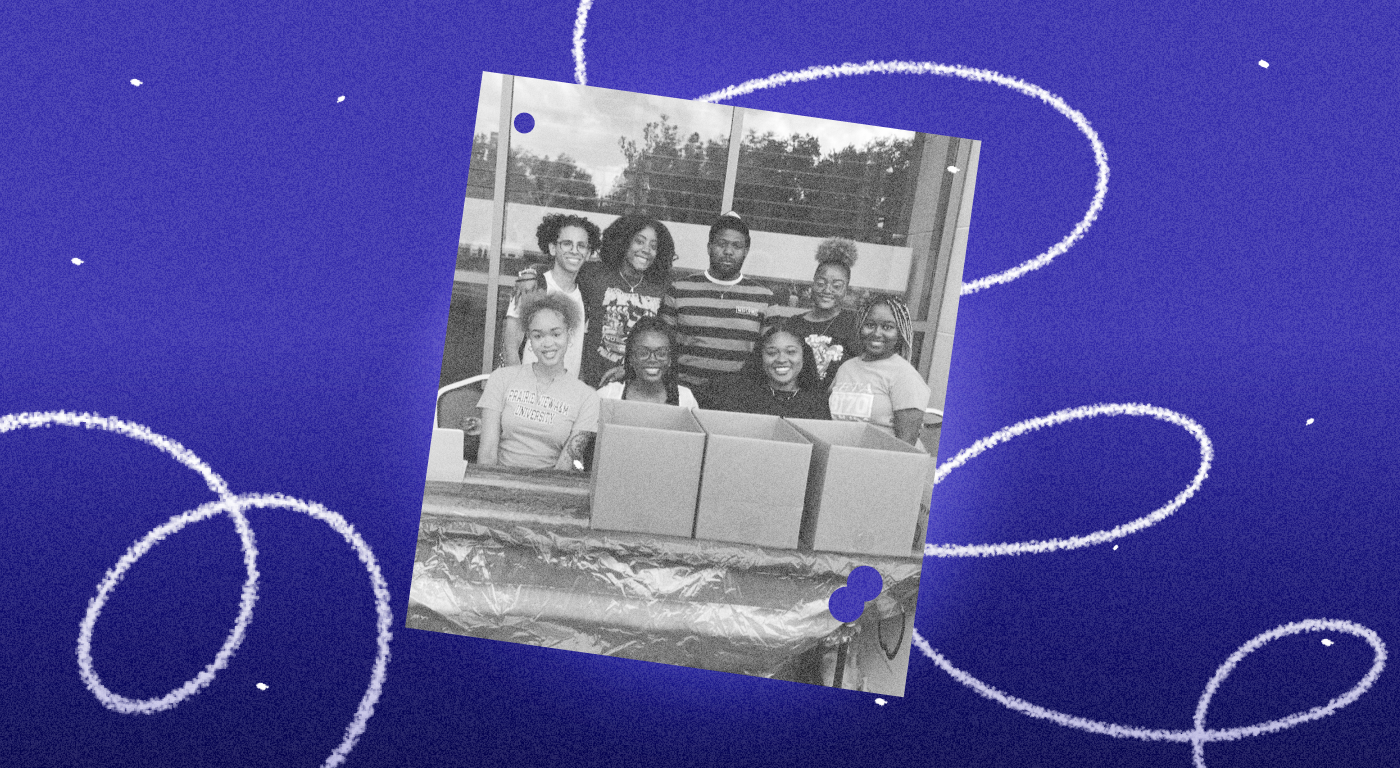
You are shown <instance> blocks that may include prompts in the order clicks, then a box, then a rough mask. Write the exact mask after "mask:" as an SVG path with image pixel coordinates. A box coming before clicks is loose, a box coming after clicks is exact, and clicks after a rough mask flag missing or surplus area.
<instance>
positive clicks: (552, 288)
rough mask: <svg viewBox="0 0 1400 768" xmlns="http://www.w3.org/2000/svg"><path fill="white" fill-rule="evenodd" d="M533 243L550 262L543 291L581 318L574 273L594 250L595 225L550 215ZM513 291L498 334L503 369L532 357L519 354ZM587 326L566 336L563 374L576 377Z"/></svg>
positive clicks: (571, 216)
mask: <svg viewBox="0 0 1400 768" xmlns="http://www.w3.org/2000/svg"><path fill="white" fill-rule="evenodd" d="M535 239H536V241H537V242H538V243H539V246H540V251H542V252H544V253H548V254H549V255H550V256H551V257H553V258H554V265H553V266H552V267H550V269H549V271H548V272H545V273H544V290H545V291H547V292H549V293H558V294H562V295H563V296H564V297H566V298H568V299H569V300H570V301H572V302H573V303H574V304H576V305H577V306H578V316H579V317H584V310H583V294H582V293H581V292H580V291H579V289H578V285H577V282H578V271H579V269H580V268H581V267H582V266H583V263H584V262H585V261H588V257H589V255H591V254H592V253H593V252H594V251H596V250H598V246H599V244H600V243H601V242H602V233H601V232H600V231H599V230H598V225H596V224H594V223H593V222H591V221H589V220H588V219H585V218H584V217H582V216H577V215H574V214H564V213H551V214H549V215H548V216H546V217H544V221H542V222H540V226H539V227H538V228H537V229H536V230H535ZM521 293H522V291H520V290H517V291H516V295H515V296H514V297H513V298H512V299H511V301H510V307H509V308H507V309H506V322H505V327H504V328H503V329H502V330H501V343H502V345H503V349H502V350H501V352H502V357H504V358H505V364H506V365H520V364H521V363H533V362H534V361H535V353H534V352H533V351H532V350H530V349H529V347H528V346H527V347H526V348H525V351H524V354H523V356H522V354H521V343H522V342H523V341H524V340H525V329H524V328H523V327H522V326H521V325H520V296H521ZM586 326H587V323H586V322H584V323H579V326H578V327H577V328H575V329H574V330H573V332H572V333H571V334H569V348H568V350H567V351H566V352H565V353H564V370H566V371H568V373H569V374H571V375H573V376H575V377H577V376H578V373H579V365H580V363H581V361H582V359H583V334H584V331H585V328H586Z"/></svg>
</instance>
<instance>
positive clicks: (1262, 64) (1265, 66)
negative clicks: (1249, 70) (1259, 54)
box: [1259, 59, 1269, 69]
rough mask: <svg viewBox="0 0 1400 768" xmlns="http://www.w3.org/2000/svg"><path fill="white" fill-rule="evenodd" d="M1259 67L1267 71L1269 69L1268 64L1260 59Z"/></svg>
mask: <svg viewBox="0 0 1400 768" xmlns="http://www.w3.org/2000/svg"><path fill="white" fill-rule="evenodd" d="M1259 66H1261V67H1263V68H1264V69H1268V68H1269V62H1267V61H1264V60H1263V59H1260V60H1259Z"/></svg>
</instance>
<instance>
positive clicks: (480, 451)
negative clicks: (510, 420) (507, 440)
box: [476, 408, 501, 467]
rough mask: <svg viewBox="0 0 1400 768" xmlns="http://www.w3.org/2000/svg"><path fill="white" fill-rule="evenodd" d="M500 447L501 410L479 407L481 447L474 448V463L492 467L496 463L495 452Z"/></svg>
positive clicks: (497, 458)
mask: <svg viewBox="0 0 1400 768" xmlns="http://www.w3.org/2000/svg"><path fill="white" fill-rule="evenodd" d="M500 447H501V412H500V411H497V410H494V409H491V408H482V409H481V447H480V448H477V449H476V463H477V464H480V465H481V466H483V467H493V466H495V465H496V464H497V463H498V460H499V457H498V456H497V453H498V452H499V449H500Z"/></svg>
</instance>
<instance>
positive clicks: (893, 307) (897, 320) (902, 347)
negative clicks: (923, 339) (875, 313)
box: [860, 296, 914, 359]
mask: <svg viewBox="0 0 1400 768" xmlns="http://www.w3.org/2000/svg"><path fill="white" fill-rule="evenodd" d="M881 304H883V305H885V306H886V307H889V309H890V314H892V315H894V325H895V327H896V328H897V329H899V346H897V347H895V350H894V353H895V354H896V355H899V356H901V357H903V358H905V359H908V358H909V353H910V351H912V350H913V349H914V321H913V319H912V318H911V317H910V315H909V307H908V305H906V304H905V303H904V300H903V299H901V298H898V297H896V296H880V297H877V298H875V299H872V300H871V301H870V302H869V303H868V304H866V305H865V310H864V311H863V312H861V313H860V327H861V328H864V327H865V321H866V319H868V318H869V317H870V310H872V309H874V308H875V307H878V306H880V305H881Z"/></svg>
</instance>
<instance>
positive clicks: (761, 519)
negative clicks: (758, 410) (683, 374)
mask: <svg viewBox="0 0 1400 768" xmlns="http://www.w3.org/2000/svg"><path fill="white" fill-rule="evenodd" d="M694 413H695V419H696V420H697V421H699V422H700V426H701V427H704V429H705V463H704V467H703V469H702V470H701V473H700V478H701V479H700V504H699V506H698V507H697V509H696V512H695V538H697V539H715V540H718V541H732V542H737V543H740V544H753V545H757V546H760V547H781V548H784V549H796V548H797V542H798V534H799V533H800V531H801V528H802V514H803V512H802V510H803V506H804V499H805V498H806V491H807V472H808V468H809V467H810V466H811V460H812V444H811V443H810V442H808V441H807V439H806V438H804V437H803V436H802V435H801V434H800V433H799V432H798V431H797V430H795V429H793V428H792V427H791V426H789V425H788V424H787V423H786V422H785V421H783V420H782V419H781V418H779V417H777V416H762V415H758V414H752V413H728V412H724V411H706V410H696V411H695V412H694Z"/></svg>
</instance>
